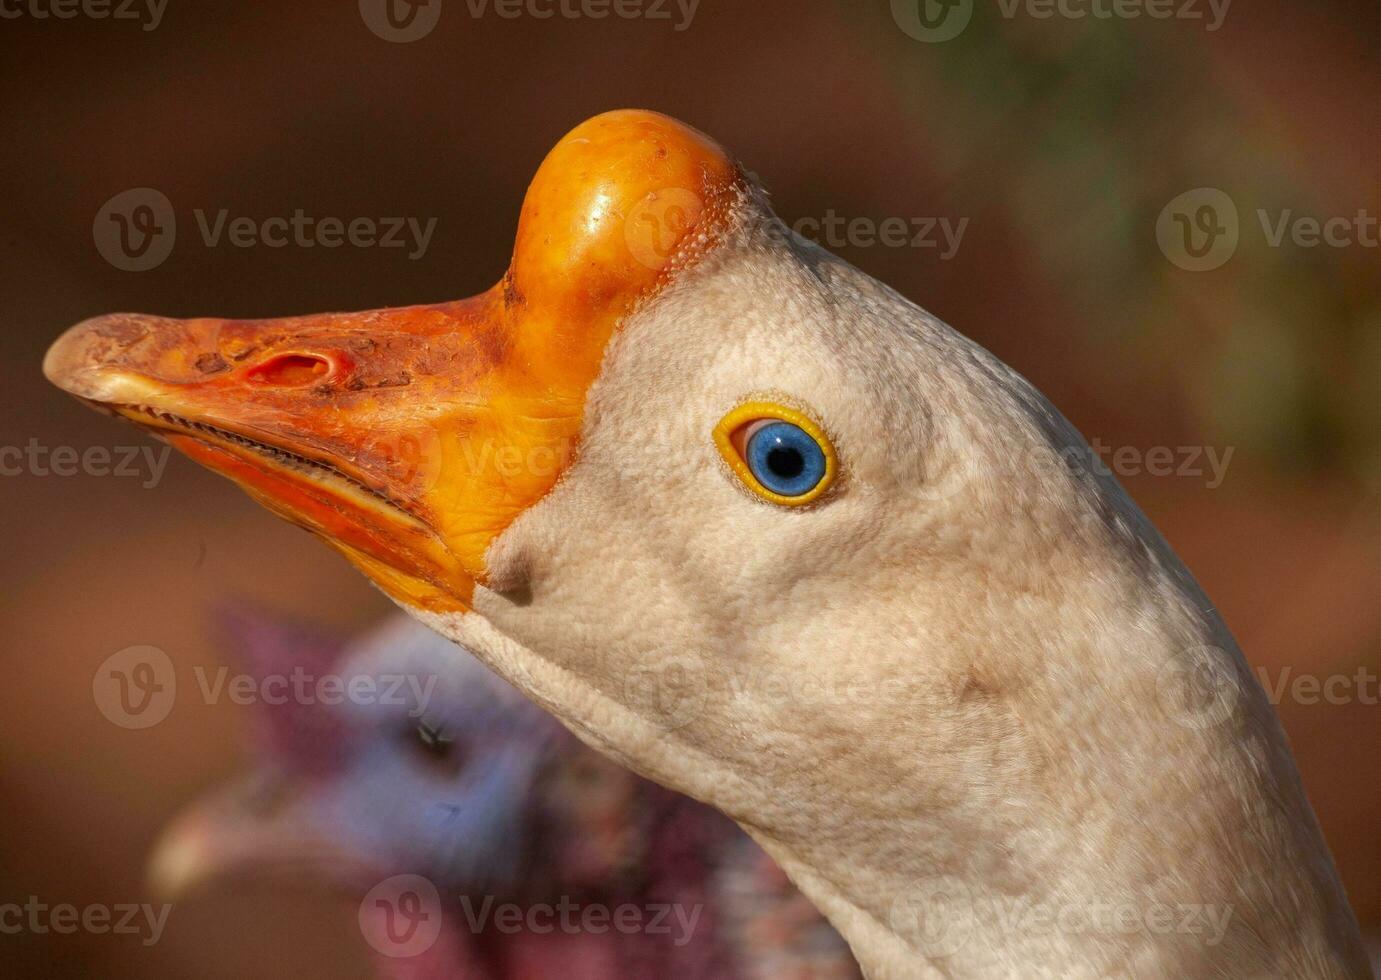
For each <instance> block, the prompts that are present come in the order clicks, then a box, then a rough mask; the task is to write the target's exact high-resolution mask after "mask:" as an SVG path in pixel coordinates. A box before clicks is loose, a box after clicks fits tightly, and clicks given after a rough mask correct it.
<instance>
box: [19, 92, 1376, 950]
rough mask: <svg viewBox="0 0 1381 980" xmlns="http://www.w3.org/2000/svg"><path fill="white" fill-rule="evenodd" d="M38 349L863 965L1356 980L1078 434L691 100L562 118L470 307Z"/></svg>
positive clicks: (1312, 858) (1221, 665)
mask: <svg viewBox="0 0 1381 980" xmlns="http://www.w3.org/2000/svg"><path fill="white" fill-rule="evenodd" d="M46 367H47V371H48V375H49V377H50V378H52V379H53V380H54V381H55V382H56V383H57V384H59V385H60V386H62V387H63V388H65V389H67V390H68V391H70V392H71V393H72V394H74V395H76V396H78V397H80V398H82V399H84V400H86V401H87V402H89V403H92V404H94V405H96V406H98V407H103V408H105V409H106V410H108V411H113V412H115V413H116V414H119V415H123V416H125V417H127V418H130V419H132V420H134V421H136V422H138V423H140V424H142V425H145V426H146V427H149V428H151V429H153V430H154V431H155V432H157V433H158V434H159V435H161V436H163V437H164V438H166V439H168V440H169V441H170V442H172V443H173V444H174V445H176V446H177V447H178V448H180V449H182V450H184V451H185V452H187V453H188V454H189V455H191V456H193V457H194V458H196V459H198V460H199V461H200V462H203V463H205V464H207V465H209V466H211V467H212V468H214V469H218V470H220V471H222V472H224V473H226V474H228V475H230V476H231V477H232V478H234V479H236V480H237V481H238V482H240V483H241V484H242V485H243V486H245V487H246V489H248V490H249V491H250V492H251V493H253V494H254V495H255V496H257V497H258V498H259V499H261V500H263V501H264V502H265V503H266V504H267V505H268V506H269V507H270V508H271V509H273V510H274V511H276V512H278V513H279V514H282V515H284V516H286V517H288V518H289V519H291V520H294V521H296V522H297V523H299V524H302V525H304V526H306V527H308V528H309V529H311V530H313V531H315V532H317V533H318V534H320V535H321V536H323V537H324V538H325V539H326V540H327V541H328V542H329V543H330V544H332V545H333V546H335V547H337V548H338V549H340V550H341V551H342V552H344V553H345V554H346V555H347V557H349V558H350V559H351V560H352V561H354V562H355V563H356V564H357V565H359V566H360V567H361V568H362V569H363V570H364V571H365V573H366V574H368V575H369V576H370V577H371V578H373V579H374V581H376V582H377V583H378V584H379V585H380V586H381V587H382V588H383V589H384V590H385V591H386V592H388V593H389V594H390V595H391V596H393V597H394V598H395V599H396V600H397V601H398V602H399V603H400V604H402V605H403V606H404V607H405V608H407V609H409V610H410V611H411V612H413V613H414V614H415V615H417V616H418V617H419V618H421V619H423V620H424V621H425V622H427V623H428V624H429V625H430V626H432V627H433V628H434V629H436V630H437V631H439V632H441V633H443V634H445V635H446V636H448V637H450V638H451V639H453V640H455V641H457V642H459V643H462V644H463V645H465V646H467V647H468V648H470V649H472V650H474V651H475V652H476V653H477V654H478V655H479V656H480V657H481V658H482V659H483V660H484V661H485V662H486V663H487V664H489V665H490V666H491V667H493V668H494V669H496V670H497V671H498V672H499V673H501V674H502V675H503V676H504V677H506V678H507V679H508V680H509V681H511V682H512V683H513V684H514V685H515V686H516V687H518V688H519V689H520V690H522V691H523V692H524V693H526V694H527V695H528V696H530V697H531V698H533V699H534V700H536V701H537V702H538V703H539V704H541V705H542V706H544V707H545V708H547V709H549V710H550V711H551V712H552V713H553V714H555V715H556V716H557V717H558V718H560V719H561V720H562V721H563V722H564V723H565V724H566V725H567V726H568V727H570V728H571V729H572V730H573V731H575V732H576V733H577V734H578V735H580V736H581V737H582V738H583V739H585V740H587V741H588V742H590V743H591V744H593V745H595V746H596V747H597V748H599V749H601V750H602V751H603V752H605V753H607V754H609V755H610V756H612V757H614V758H615V759H617V760H618V761H621V762H623V763H625V764H626V765H628V766H630V767H632V768H634V769H636V770H637V771H639V772H641V773H643V774H645V775H648V776H650V777H651V778H653V779H655V780H657V781H659V782H661V783H663V784H665V785H667V786H670V787H673V788H675V789H678V790H681V791H683V792H686V793H688V794H690V795H692V796H695V797H697V798H699V799H701V800H704V801H707V802H709V803H711V804H713V805H714V806H716V807H718V808H720V809H721V810H723V811H724V812H726V813H727V814H729V815H730V816H731V817H733V818H734V819H735V820H737V821H738V822H739V823H740V824H741V825H742V826H744V827H745V828H746V829H747V830H748V831H749V833H750V834H751V835H752V836H753V837H754V838H756V839H757V840H758V841H759V842H760V843H761V844H762V845H763V846H764V847H765V848H766V849H767V850H768V852H769V853H771V854H772V855H773V857H775V858H776V859H777V861H778V862H779V863H780V864H781V865H782V866H783V868H784V869H785V870H786V871H787V872H788V873H789V874H790V875H791V877H792V878H793V880H794V881H795V882H796V883H797V884H798V885H799V886H800V887H801V888H802V890H803V891H805V893H806V894H807V895H809V896H810V897H811V899H812V900H813V901H814V902H815V903H816V904H817V905H818V906H819V907H820V908H821V910H822V911H824V912H825V914H826V915H827V916H828V917H829V918H830V919H831V920H832V921H833V923H834V924H835V926H836V927H837V928H838V929H839V930H840V931H841V932H842V933H843V935H844V936H845V937H846V938H847V939H848V940H849V942H850V943H851V944H852V946H853V948H854V950H855V953H856V954H857V956H858V958H859V960H860V962H861V963H862V965H863V966H864V968H865V970H867V971H868V972H869V974H870V975H871V976H875V977H911V976H927V975H936V976H940V975H945V976H970V975H974V976H978V975H981V976H994V975H1022V976H1029V975H1042V974H1043V972H1048V973H1050V974H1051V975H1061V976H1104V975H1108V974H1112V973H1126V974H1135V975H1143V974H1144V975H1160V974H1167V973H1168V974H1182V975H1209V974H1215V973H1223V974H1227V973H1238V972H1241V973H1248V974H1251V973H1261V974H1263V975H1265V974H1272V975H1279V974H1285V975H1307V976H1325V975H1327V976H1342V975H1365V974H1364V973H1363V971H1364V970H1365V969H1366V967H1365V965H1364V963H1363V960H1362V957H1361V953H1360V944H1359V942H1358V939H1357V930H1356V925H1355V922H1354V921H1353V919H1352V916H1351V913H1350V910H1349V909H1348V906H1347V903H1346V899H1345V898H1344V897H1343V894H1342V891H1341V888H1340V886H1339V884H1338V882H1337V878H1336V874H1335V872H1334V870H1333V866H1332V862H1331V859H1330V858H1329V856H1328V852H1327V850H1326V848H1325V846H1324V845H1323V842H1322V839H1321V837H1320V834H1319V831H1318V828H1317V826H1316V823H1315V821H1314V818H1313V815H1312V813H1311V811H1310V808H1309V805H1308V803H1307V801H1306V799H1305V797H1304V795H1303V792H1302V790H1301V788H1300V784H1299V780H1298V776H1297V774H1296V772H1295V769H1294V765H1293V762H1292V760H1291V758H1290V755H1289V752H1288V749H1287V747H1286V744H1285V741H1284V737H1283V735H1282V733H1281V731H1280V728H1279V726H1278V724H1277V722H1276V720H1275V718H1274V715H1273V714H1272V712H1271V710H1270V708H1269V705H1268V704H1267V703H1266V701H1265V698H1264V696H1263V694H1262V692H1261V691H1260V690H1259V688H1258V687H1257V685H1256V684H1255V682H1254V681H1253V680H1252V678H1251V676H1250V673H1249V671H1248V670H1247V668H1246V665H1245V662H1244V660H1243V658H1242V656H1241V653H1240V652H1239V651H1238V649H1237V647H1236V645H1235V644H1234V642H1233V640H1232V638H1231V636H1230V634H1229V633H1228V631H1227V629H1226V627H1225V626H1224V625H1223V623H1222V622H1221V620H1220V619H1219V617H1218V616H1217V614H1216V612H1215V611H1214V609H1213V607H1212V605H1211V604H1210V603H1209V602H1208V601H1207V600H1206V599H1205V598H1204V596H1203V595H1202V593H1201V592H1200V591H1199V590H1198V588H1197V587H1196V586H1195V584H1194V582H1193V579H1192V578H1191V577H1190V576H1189V574H1188V572H1187V571H1186V570H1185V569H1184V567H1183V566H1182V565H1181V563H1180V562H1179V561H1178V559H1177V558H1176V557H1175V556H1174V554H1173V553H1172V552H1171V551H1170V549H1169V548H1168V546H1167V545H1166V544H1165V542H1164V541H1163V540H1162V539H1161V538H1160V537H1159V536H1158V535H1157V534H1156V532H1155V531H1154V530H1153V529H1152V528H1151V527H1150V526H1149V525H1148V523H1147V522H1146V520H1145V518H1144V517H1143V516H1142V515H1141V513H1140V511H1138V510H1137V508H1136V507H1135V505H1134V504H1133V503H1132V502H1131V501H1130V500H1129V499H1128V498H1127V497H1126V496H1125V495H1124V493H1123V492H1122V491H1121V489H1120V488H1119V487H1118V486H1117V484H1116V482H1115V481H1114V480H1112V479H1111V478H1110V477H1108V476H1107V475H1106V474H1105V473H1103V472H1100V470H1099V468H1097V467H1094V466H1090V465H1089V462H1090V460H1091V459H1092V457H1091V453H1090V451H1089V450H1088V447H1087V445H1086V444H1085V442H1084V440H1083V439H1082V438H1081V437H1080V436H1079V435H1078V433H1077V432H1075V431H1074V429H1073V428H1072V427H1071V426H1070V425H1069V424H1068V423H1067V422H1066V421H1065V420H1064V418H1063V417H1062V416H1061V415H1060V414H1059V413H1058V412H1057V411H1056V410H1055V409H1054V408H1053V407H1051V406H1050V404H1049V403H1048V402H1046V400H1045V399H1044V398H1042V397H1041V396H1040V395H1039V394H1038V393H1037V392H1036V391H1035V390H1034V389H1033V388H1032V387H1031V386H1030V385H1029V384H1028V383H1027V382H1026V381H1025V380H1023V379H1022V378H1021V377H1020V376H1019V375H1017V374H1016V373H1015V372H1014V371H1013V370H1011V369H1010V368H1008V367H1007V366H1005V365H1004V364H1002V363H1001V362H999V361H998V360H997V359H995V358H994V357H992V356H991V355H990V354H989V353H987V352H986V351H984V350H983V349H981V348H980V347H978V346H977V345H976V344H974V343H972V342H971V341H969V340H967V339H965V338H964V337H962V336H960V335H959V334H957V333H956V332H954V331H953V330H951V329H950V328H949V327H947V326H946V325H944V324H943V323H941V322H939V321H938V320H936V319H935V318H934V317H932V316H931V315H929V314H927V313H926V312H925V311H923V310H922V309H920V308H919V307H917V306H916V305H914V304H913V303H911V302H910V301H908V300H906V299H905V298H903V297H902V296H900V295H898V294H897V293H896V292H894V291H892V290H891V289H889V288H887V287H885V286H883V285H882V284H880V283H878V282H876V281H874V280H872V279H871V278H869V277H868V276H867V275H865V274H863V273H862V272H860V271H859V270H857V269H855V268H853V267H851V266H850V265H848V264H847V263H845V262H843V261H841V260H839V259H838V258H836V257H834V256H832V255H830V254H828V253H827V252H825V251H823V250H821V249H819V248H817V247H816V246H814V245H812V244H810V243H808V242H806V241H803V240H802V239H800V238H799V237H797V236H796V235H794V234H793V233H791V232H790V231H789V230H788V229H787V228H786V227H785V226H784V225H783V224H782V223H781V222H780V221H779V220H778V219H777V218H776V217H775V216H774V215H773V213H772V212H771V209H770V208H769V206H768V204H767V202H766V199H765V196H764V194H763V193H762V192H761V191H760V190H759V188H758V187H757V186H756V185H755V183H754V182H753V181H752V180H751V179H750V178H749V177H748V176H747V175H746V174H745V172H744V171H743V170H742V169H741V168H740V167H739V166H738V165H737V164H736V163H734V161H733V160H732V159H731V158H730V157H729V156H728V155H727V154H726V153H725V152H724V150H723V149H722V148H720V147H719V146H718V145H717V144H715V143H714V142H713V141H711V140H710V139H708V138H707V137H705V136H703V135H702V134H700V133H698V132H696V131H694V130H692V129H690V128H688V127H686V126H683V125H681V124H679V123H677V122H675V121H673V120H670V119H668V118H666V117H664V116H660V115H657V114H653V113H647V112H630V111H625V112H616V113H611V114H607V115H604V116H600V117H596V118H595V119H593V120H591V121H589V122H587V123H585V124H583V125H582V126H580V127H578V128H577V129H576V130H574V131H573V132H572V133H570V134H569V135H568V136H567V137H566V138H565V139H563V140H562V141H561V142H560V143H559V144H558V145H557V147H556V148H555V149H554V150H553V151H552V153H551V154H550V156H548V158H547V159H546V161H545V162H544V163H543V164H542V167H541V168H540V169H539V171H538V173H537V176H536V178H535V180H534V182H533V184H532V188H531V190H530V191H529V194H528V197H527V200H526V202H525V203H524V205H523V211H522V216H521V219H520V223H519V230H518V238H517V245H516V249H515V253H514V258H513V264H512V266H511V267H510V269H509V272H508V274H507V275H506V276H505V277H504V279H503V281H502V282H501V283H500V284H499V285H498V286H496V287H495V289H494V290H492V291H491V292H489V293H486V294H485V295H484V296H482V297H479V298H477V299H473V300H468V301H464V302H461V303H456V304H443V305H440V306H430V307H414V308H410V309H403V310H384V311H376V312H373V313H366V314H349V315H328V316H322V317H307V318H292V319H287V320H272V321H255V322H235V321H222V320H191V321H167V320H159V319H153V318H147V317H135V316H115V317H104V318H100V319H97V320H94V321H88V322H86V323H84V324H80V325H78V326H77V327H74V328H73V329H72V330H71V331H69V332H68V333H67V334H66V335H65V336H64V337H63V338H62V339H60V340H59V341H58V342H57V344H56V345H55V346H54V347H53V349H52V350H51V351H50V353H49V356H48V361H47V365H46ZM404 447H408V451H407V452H405V451H404ZM1204 679H1207V680H1208V681H1209V682H1210V684H1209V685H1208V687H1207V688H1205V686H1204V685H1203V684H1202V683H1197V682H1196V681H1203V680H1204ZM1205 692H1207V693H1205ZM1167 923H1168V925H1167Z"/></svg>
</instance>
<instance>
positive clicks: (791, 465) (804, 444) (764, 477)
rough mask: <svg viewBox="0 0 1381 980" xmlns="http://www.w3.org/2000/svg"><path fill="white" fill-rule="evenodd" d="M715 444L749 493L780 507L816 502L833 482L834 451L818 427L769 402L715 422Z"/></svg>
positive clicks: (751, 405)
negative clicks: (716, 423)
mask: <svg viewBox="0 0 1381 980" xmlns="http://www.w3.org/2000/svg"><path fill="white" fill-rule="evenodd" d="M714 438H715V443H716V445H717V446H718V447H719V451H720V454H721V455H722V456H723V457H724V460H725V462H727V463H728V464H729V468H730V469H731V470H733V472H734V474H735V475H736V476H737V477H738V478H739V479H740V480H741V481H742V482H743V484H744V485H745V486H746V487H747V488H748V489H749V490H751V491H753V493H755V494H757V495H758V496H759V497H761V498H763V499H764V500H767V501H770V502H771V503H774V504H780V505H782V506H784V507H799V506H801V505H802V504H808V503H810V502H811V501H812V500H816V499H818V498H819V497H820V496H821V495H822V494H823V493H824V492H825V491H826V490H828V489H829V487H830V484H831V483H833V482H834V478H835V475H836V470H837V469H838V464H837V462H836V459H835V455H834V447H833V446H832V445H831V444H830V440H829V437H828V436H826V435H825V433H824V431H823V430H822V429H821V428H820V426H818V425H816V424H815V422H814V421H813V420H812V419H810V418H809V417H808V416H806V415H805V414H804V413H802V412H799V411H797V410H795V409H792V408H787V407H785V406H783V405H776V404H773V403H771V402H749V403H747V404H745V405H740V406H739V407H738V408H736V409H734V410H733V411H732V412H730V413H729V414H728V415H726V416H724V418H723V419H722V420H721V421H720V423H719V425H717V426H716V427H715V431H714Z"/></svg>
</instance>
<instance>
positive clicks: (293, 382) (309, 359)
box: [249, 354, 331, 388]
mask: <svg viewBox="0 0 1381 980" xmlns="http://www.w3.org/2000/svg"><path fill="white" fill-rule="evenodd" d="M330 373H331V362H330V361H329V360H327V359H326V358H324V357H321V356H319V355H317V354H278V355H275V356H274V357H270V358H269V359H268V360H267V361H264V362H263V363H261V364H256V365H255V366H254V367H253V368H251V369H250V371H249V379H250V380H251V381H256V382H258V383H259V384H265V385H274V386H276V387H279V388H305V387H307V386H309V385H314V384H317V383H319V382H322V381H325V380H326V377H327V375H329V374H330Z"/></svg>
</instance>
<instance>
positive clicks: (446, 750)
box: [410, 721, 465, 772]
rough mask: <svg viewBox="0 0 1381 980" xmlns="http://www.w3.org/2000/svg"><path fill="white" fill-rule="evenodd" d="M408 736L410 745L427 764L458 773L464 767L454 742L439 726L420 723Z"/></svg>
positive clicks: (424, 722) (462, 759)
mask: <svg viewBox="0 0 1381 980" xmlns="http://www.w3.org/2000/svg"><path fill="white" fill-rule="evenodd" d="M410 734H411V741H412V744H413V745H414V746H416V748H417V751H418V753H419V754H420V755H421V756H422V757H423V759H424V760H425V761H426V762H428V763H429V764H431V765H433V766H436V767H437V768H439V769H442V770H443V771H447V772H459V771H460V769H461V768H462V767H463V766H464V761H465V760H464V758H463V757H462V755H461V752H460V751H459V748H458V746H457V745H456V740H455V739H454V738H453V737H452V736H451V735H449V734H447V732H446V730H445V729H444V728H443V727H441V726H440V725H432V724H429V723H428V722H426V721H422V722H419V723H418V725H417V727H416V728H415V729H413V730H412V732H411V733H410Z"/></svg>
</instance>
